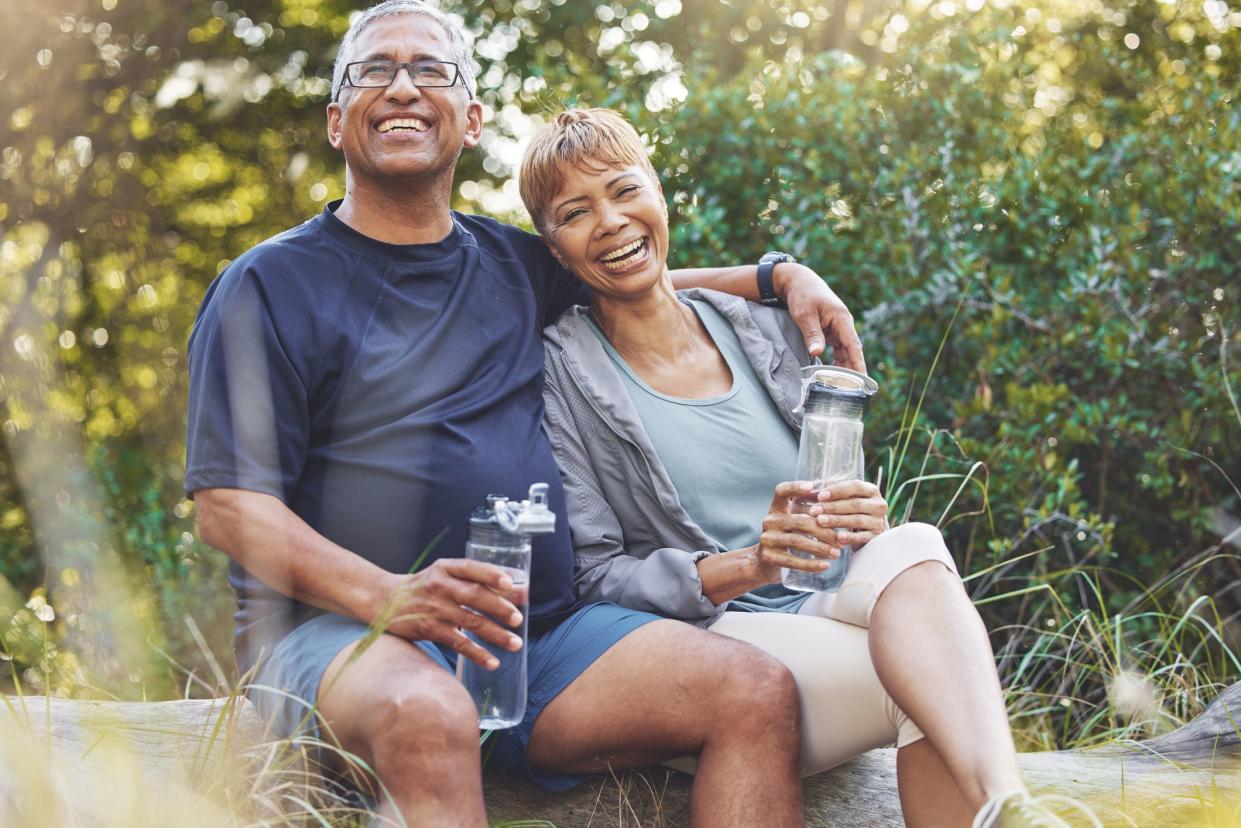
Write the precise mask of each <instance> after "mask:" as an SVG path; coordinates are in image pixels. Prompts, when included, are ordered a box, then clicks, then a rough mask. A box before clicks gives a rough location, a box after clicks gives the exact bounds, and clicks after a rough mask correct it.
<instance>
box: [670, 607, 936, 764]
mask: <svg viewBox="0 0 1241 828" xmlns="http://www.w3.org/2000/svg"><path fill="white" fill-rule="evenodd" d="M710 630H711V632H714V633H719V634H720V635H726V636H728V637H729V638H735V639H738V640H741V641H745V642H746V643H748V644H753V645H754V646H756V647H758V648H759V649H761V650H763V651H765V652H767V653H768V654H769V655H772V656H775V657H776V658H777V659H778V660H780V661H781V662H782V663H783V664H784V665H785V666H786V667H788V668H789V670H790V672H792V674H793V678H794V680H795V681H796V682H797V693H798V701H799V702H800V704H801V713H802V718H801V722H802V730H801V734H802V739H801V743H802V774H803V775H805V776H809V775H811V774H815V773H818V772H820V771H823V770H826V769H828V768H830V767H833V766H835V765H839V764H840V763H841V762H845V761H847V760H849V759H851V758H853V757H854V756H857V755H858V754H860V753H864V752H865V751H867V750H870V749H871V748H876V747H882V746H884V745H890V744H892V743H893V742H895V741H897V739H898V737H904V738H905V739H918V738H921V734H920V733H919V732H918V731H917V729H916V728H914V726H913V723H912V722H910V721H908V719H907V717H905V716H904V714H902V713H901V711H900V710H899V709H898V708H897V706H896V704H895V703H894V702H893V701H892V699H891V698H889V697H888V694H887V693H886V692H885V691H884V689H883V685H882V684H880V682H879V676H878V675H876V673H875V668H874V666H873V665H872V664H871V655H870V648H869V645H868V642H867V631H866V630H865V629H863V628H861V627H857V626H854V625H851V624H845V623H842V622H840V621H835V620H833V619H831V618H819V617H813V616H807V615H793V614H789V613H782V612H726V613H724V614H723V615H722V616H720V618H719V619H717V620H716V622H715V623H714V624H712V625H711V627H710ZM676 767H677V769H678V770H683V769H685V768H684V766H682V765H677V766H676Z"/></svg>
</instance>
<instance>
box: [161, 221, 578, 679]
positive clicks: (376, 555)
mask: <svg viewBox="0 0 1241 828" xmlns="http://www.w3.org/2000/svg"><path fill="white" fill-rule="evenodd" d="M336 206H338V202H337V203H333V204H331V205H329V206H328V207H327V208H326V209H325V210H324V212H323V213H322V214H321V215H319V216H317V217H315V218H314V219H311V220H310V221H308V222H306V223H305V224H303V225H301V226H300V227H297V228H294V229H292V230H289V231H287V232H285V233H283V234H281V235H279V236H276V237H274V238H272V239H269V240H268V241H266V242H264V243H262V244H260V245H258V246H257V247H255V248H254V249H252V250H250V251H248V252H247V253H246V254H244V255H243V256H241V257H240V258H238V259H237V260H236V261H235V262H233V263H232V264H231V265H230V266H229V267H228V268H227V269H226V270H225V271H224V272H223V273H222V274H221V275H220V276H219V277H218V278H217V279H216V280H215V281H214V282H213V283H212V285H211V286H210V288H209V289H208V291H207V295H206V297H205V298H204V299H203V303H202V307H201V308H200V310H199V314H198V318H197V321H196V322H195V325H194V330H193V332H192V333H191V335H190V345H189V369H190V398H189V412H188V414H189V416H188V440H187V462H186V466H187V469H186V482H185V486H186V490H187V491H189V492H191V493H192V492H194V491H195V490H198V489H203V488H213V487H224V488H240V489H248V490H253V491H257V492H263V493H266V494H269V495H272V496H274V497H276V498H279V499H280V500H281V501H283V502H284V503H285V504H286V505H288V506H289V508H290V509H292V511H293V512H295V513H296V514H297V515H299V516H300V517H301V518H302V519H303V520H305V521H306V523H307V524H309V525H310V526H311V527H312V528H313V529H315V530H316V531H317V532H319V533H320V534H322V535H324V536H325V537H327V538H328V539H330V540H332V541H333V542H335V543H337V544H339V545H341V546H343V547H344V548H345V549H348V550H350V551H352V552H354V553H356V554H358V555H361V556H362V557H364V558H366V559H367V560H370V561H372V562H374V563H375V564H377V565H378V566H380V567H382V568H383V569H386V570H388V571H391V572H407V571H410V570H412V569H414V568H421V567H424V566H427V565H429V564H430V563H431V562H433V561H435V560H436V559H438V558H441V557H461V556H462V554H463V552H464V545H465V539H466V528H467V519H468V515H469V513H470V511H471V510H473V509H474V508H475V507H476V506H479V505H482V504H483V503H484V502H485V499H486V496H487V495H488V494H492V493H495V494H502V495H505V496H507V497H510V498H521V497H524V496H525V494H526V492H527V490H528V488H529V486H530V485H531V484H532V483H539V482H544V483H548V484H550V487H551V488H550V492H549V502H550V505H551V507H552V508H553V509H554V510H555V511H556V513H557V515H558V516H560V519H559V520H558V521H557V523H556V532H555V534H554V535H541V536H536V537H535V539H534V548H533V562H532V573H531V607H530V613H529V614H530V617H531V619H532V621H534V622H536V623H537V622H538V621H539V620H540V619H552V618H556V617H559V616H560V615H562V614H564V613H565V612H568V611H569V610H571V609H572V608H573V606H574V598H573V577H572V565H573V548H572V544H571V541H570V539H569V533H568V526H567V521H566V520H565V518H564V515H565V507H564V492H563V489H562V486H561V482H560V475H559V472H558V470H557V468H556V463H555V460H554V459H553V457H552V452H551V446H550V444H549V443H548V440H547V437H546V435H545V434H544V433H543V430H542V427H541V421H542V416H543V402H542V400H543V350H542V341H541V337H540V331H541V330H542V328H543V326H544V325H545V324H546V323H548V322H550V321H552V320H553V319H555V318H556V316H558V315H559V314H560V312H561V311H563V310H564V309H565V308H566V307H568V306H569V305H570V304H573V303H574V302H577V301H580V300H581V298H582V294H581V290H582V289H581V286H580V284H579V283H578V282H577V281H576V280H575V279H574V278H573V277H572V276H571V275H570V274H569V273H568V272H567V271H565V270H564V269H563V268H561V267H560V266H559V264H557V262H556V261H555V259H554V258H553V257H552V256H551V254H550V253H549V252H548V250H547V248H546V246H545V245H544V244H543V242H542V241H541V240H540V239H539V238H538V237H536V236H533V235H530V234H528V233H524V232H522V231H521V230H518V229H517V228H514V227H510V226H507V225H504V224H501V223H499V222H496V221H494V220H491V219H487V218H482V217H478V216H467V215H461V214H457V213H454V214H453V227H452V230H451V232H450V233H449V234H448V236H447V237H445V238H444V239H443V240H442V241H440V242H438V243H435V244H421V245H393V244H386V243H383V242H379V241H376V240H374V239H371V238H369V237H367V236H364V235H362V234H361V233H358V232H357V231H355V230H353V229H352V228H350V227H348V226H347V225H346V224H344V223H343V222H342V221H340V220H339V219H337V218H336V217H335V216H334V215H333V211H334V210H335V208H336ZM230 581H231V583H232V584H233V586H234V588H235V589H236V591H237V595H238V601H239V611H238V614H237V622H238V623H237V626H238V637H239V640H238V656H239V659H241V660H242V665H243V669H244V668H245V667H247V666H248V663H246V662H247V661H248V659H249V656H250V655H253V654H252V653H248V652H246V644H245V641H246V639H247V636H248V635H249V634H251V633H253V634H255V635H256V636H257V637H256V640H262V641H264V642H267V643H270V642H272V641H273V639H278V638H279V637H280V636H281V635H282V634H283V633H284V632H285V631H287V630H288V629H290V628H291V627H292V626H293V625H295V624H296V623H299V622H300V621H302V620H305V618H308V617H310V616H311V615H313V614H315V612H316V611H315V610H313V609H311V608H310V607H307V606H305V605H301V604H298V603H297V602H294V601H291V600H290V599H288V598H285V597H284V596H282V595H281V594H280V593H279V592H278V591H276V590H274V589H272V588H271V587H269V586H267V585H265V584H264V583H262V582H261V581H259V580H258V579H257V578H255V577H254V576H252V575H250V574H249V573H248V572H246V571H245V570H244V569H242V568H241V567H239V566H238V565H237V564H236V563H234V564H233V566H232V569H231V572H230ZM260 628H262V629H261V630H260ZM260 632H261V635H259V633H260Z"/></svg>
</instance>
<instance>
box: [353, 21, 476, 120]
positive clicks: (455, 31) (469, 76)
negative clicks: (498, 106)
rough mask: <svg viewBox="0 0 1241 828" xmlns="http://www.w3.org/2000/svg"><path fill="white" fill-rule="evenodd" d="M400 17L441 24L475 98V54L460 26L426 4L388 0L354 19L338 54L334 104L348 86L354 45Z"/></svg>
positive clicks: (462, 77)
mask: <svg viewBox="0 0 1241 828" xmlns="http://www.w3.org/2000/svg"><path fill="white" fill-rule="evenodd" d="M398 14H417V15H421V16H422V17H427V18H430V19H431V20H434V21H435V22H436V23H438V24H440V28H442V29H443V30H444V33H445V34H446V35H448V46H449V49H450V50H451V52H452V54H451V55H450V58H451V60H452V62H453V63H455V64H457V67H458V68H459V69H460V70H461V82H462V83H464V84H465V89H466V91H467V92H469V93H470V95H471V96H472V95H473V94H474V53H473V50H472V49H471V47H470V40H469V38H468V37H467V35H466V33H465V30H463V29H462V28H461V27H460V26H459V25H457V23H456V22H455V21H454V20H453V19H452V18H451V17H449V16H448V15H446V14H444V13H443V12H442V11H440V10H439V9H437V8H435V7H434V6H429V5H427V4H426V3H424V2H422V0H384V2H382V3H380V4H378V5H376V6H371V7H370V8H369V9H367V10H366V11H364V12H362V13H361V14H359V15H358V16H357V17H355V18H354V20H353V22H352V23H350V24H349V31H347V32H345V36H344V37H343V38H342V39H341V41H340V49H339V50H337V52H336V63H335V65H334V66H333V67H332V100H336V99H337V97H338V96H339V95H340V89H341V86H342V85H343V84H344V82H345V64H347V63H349V62H350V60H352V58H353V54H352V53H353V45H354V43H356V42H357V40H358V36H359V35H361V34H362V30H363V29H365V28H366V27H367V26H369V25H371V24H372V23H374V22H375V21H376V20H379V19H381V18H384V17H395V16H396V15H398Z"/></svg>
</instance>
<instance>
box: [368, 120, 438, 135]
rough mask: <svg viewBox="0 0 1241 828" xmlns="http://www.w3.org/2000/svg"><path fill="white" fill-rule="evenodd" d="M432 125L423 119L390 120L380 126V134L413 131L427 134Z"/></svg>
mask: <svg viewBox="0 0 1241 828" xmlns="http://www.w3.org/2000/svg"><path fill="white" fill-rule="evenodd" d="M430 128H431V125H430V124H428V123H427V122H426V121H424V120H422V119H421V118H390V119H388V120H387V121H384V122H383V123H382V124H380V125H379V131H380V132H392V131H393V130H398V129H401V130H405V129H412V130H413V131H414V132H426V131H427V130H428V129H430Z"/></svg>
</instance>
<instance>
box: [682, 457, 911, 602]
mask: <svg viewBox="0 0 1241 828" xmlns="http://www.w3.org/2000/svg"><path fill="white" fill-rule="evenodd" d="M811 492H812V487H811V485H810V484H809V483H806V482H791V483H780V484H778V485H777V486H776V491H775V495H774V496H773V497H772V499H771V511H770V513H769V514H768V515H767V517H766V518H765V519H764V520H763V532H762V534H761V535H760V536H759V540H758V543H756V544H754V546H748V547H746V548H744V549H734V550H731V551H729V552H721V553H720V554H718V555H712V556H711V557H709V558H703V559H702V560H701V561H699V562H698V576H699V578H700V579H701V580H702V591H703V594H704V595H706V596H707V597H708V598H709V599H711V600H712V601H713V602H715V603H717V604H719V603H722V602H724V601H730V600H732V599H733V598H736V597H737V596H738V595H744V594H745V593H747V592H749V591H750V590H752V589H754V588H756V587H760V586H763V585H764V584H774V583H776V582H777V581H779V580H780V569H781V568H782V567H788V568H789V569H800V570H803V571H806V572H822V571H823V570H825V569H827V567H829V566H830V565H831V563H832V561H833V560H835V559H836V558H838V557H840V550H841V548H842V547H845V546H853V547H855V548H857V547H860V546H862V545H863V544H865V543H866V542H867V541H869V540H871V539H872V538H874V537H875V536H876V535H878V534H879V533H880V532H882V531H884V529H886V528H887V513H888V504H887V501H885V500H884V499H883V495H882V494H880V492H879V488H878V487H877V486H875V485H874V484H873V483H867V482H865V481H863V480H848V481H843V482H841V483H833V484H832V485H831V486H829V487H828V488H826V489H823V490H822V491H820V492H819V499H818V503H816V504H814V505H813V506H811V507H810V509H809V511H808V513H807V514H792V513H791V512H790V508H791V506H792V503H793V500H794V499H796V498H799V497H805V496H807V495H809V494H810V493H811ZM790 549H797V550H799V551H803V552H809V553H811V554H812V555H814V556H815V558H814V559H812V560H808V559H806V558H800V557H798V556H796V555H793V554H791V553H790V552H789V550H790Z"/></svg>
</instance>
